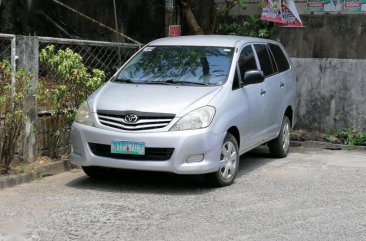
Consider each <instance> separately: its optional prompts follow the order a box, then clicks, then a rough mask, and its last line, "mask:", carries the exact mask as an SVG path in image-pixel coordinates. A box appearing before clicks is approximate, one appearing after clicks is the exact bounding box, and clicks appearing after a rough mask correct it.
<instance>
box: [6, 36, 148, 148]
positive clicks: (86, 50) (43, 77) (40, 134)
mask: <svg viewBox="0 0 366 241" xmlns="http://www.w3.org/2000/svg"><path fill="white" fill-rule="evenodd" d="M48 45H53V46H54V50H55V52H56V51H58V50H66V49H67V48H68V49H71V50H72V51H73V52H74V53H77V54H79V55H80V56H81V57H82V63H83V64H84V66H85V67H86V68H87V70H88V72H89V73H91V72H92V70H93V69H99V70H102V71H103V72H104V74H105V76H106V80H108V79H109V78H110V77H111V76H112V75H113V74H114V72H115V71H116V70H117V69H118V68H119V67H120V66H121V65H123V64H124V63H125V62H126V61H127V59H129V58H130V57H131V56H132V55H133V54H134V53H135V52H136V51H137V50H138V49H139V48H140V47H141V46H140V45H138V44H134V43H116V42H101V41H88V40H78V39H60V38H48V37H38V38H37V37H29V38H28V37H24V36H22V37H18V38H17V37H16V36H15V35H9V34H0V61H3V60H7V61H9V63H10V64H11V66H12V76H11V78H12V80H11V81H12V83H14V84H15V83H16V81H17V80H16V75H15V71H16V69H17V67H19V68H25V69H26V70H27V71H30V72H32V73H33V74H37V73H36V72H37V71H38V78H35V79H32V81H33V82H32V83H33V84H35V85H37V83H38V86H39V85H40V83H42V84H43V83H47V84H51V86H47V87H49V88H51V89H52V85H57V84H60V83H58V82H57V81H58V79H57V76H53V75H54V73H53V72H52V71H50V69H47V66H45V64H42V63H41V61H40V62H39V63H40V64H39V65H37V61H34V62H33V59H34V57H38V56H39V53H40V52H41V51H42V49H44V48H46V47H47V46H48ZM34 46H38V49H34ZM36 48H37V47H36ZM17 55H19V58H18V56H17ZM32 62H33V63H32ZM0 74H1V73H0ZM37 79H38V81H37ZM47 81H48V82H47ZM44 102H45V103H47V101H44ZM27 108H28V109H30V110H32V109H33V110H34V114H35V115H37V113H38V118H36V120H35V121H34V122H32V123H31V125H32V126H33V127H34V130H35V133H34V134H35V136H36V140H37V143H36V146H34V147H32V148H34V149H37V150H38V153H39V154H45V155H49V153H50V149H51V148H52V147H55V143H54V141H53V140H54V135H55V120H54V118H53V119H52V116H53V115H52V113H53V112H54V109H52V108H53V107H52V105H48V104H44V105H43V104H42V103H40V102H39V101H38V103H37V104H36V105H34V106H28V107H27ZM28 114H30V113H27V115H28ZM30 115H31V114H30ZM0 119H1V116H0ZM67 132H68V131H66V132H65V133H62V134H61V136H60V138H61V139H60V140H59V144H58V145H57V146H58V148H60V151H59V153H60V154H63V153H68V151H69V143H68V133H67ZM24 140H25V139H24ZM21 146H22V145H20V147H21ZM23 151H24V150H19V151H18V152H19V153H22V152H23ZM23 154H24V153H23Z"/></svg>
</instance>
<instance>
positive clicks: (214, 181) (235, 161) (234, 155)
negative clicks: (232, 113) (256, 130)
mask: <svg viewBox="0 0 366 241" xmlns="http://www.w3.org/2000/svg"><path fill="white" fill-rule="evenodd" d="M239 161H240V159H239V147H238V142H237V141H236V139H235V137H234V136H233V135H232V134H230V133H227V134H226V136H225V139H224V142H223V144H222V146H221V154H220V168H219V170H218V171H217V172H214V173H209V174H206V180H207V181H208V183H209V184H210V185H212V186H215V187H224V186H229V185H231V184H232V183H233V182H234V179H235V177H236V174H237V173H238V170H239Z"/></svg>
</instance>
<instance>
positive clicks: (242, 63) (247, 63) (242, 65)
mask: <svg viewBox="0 0 366 241" xmlns="http://www.w3.org/2000/svg"><path fill="white" fill-rule="evenodd" d="M239 69H240V72H241V74H242V75H243V74H244V73H245V72H246V71H247V70H253V69H258V67H257V63H256V62H255V57H254V51H253V48H252V46H246V47H244V48H243V50H242V51H241V53H240V56H239Z"/></svg>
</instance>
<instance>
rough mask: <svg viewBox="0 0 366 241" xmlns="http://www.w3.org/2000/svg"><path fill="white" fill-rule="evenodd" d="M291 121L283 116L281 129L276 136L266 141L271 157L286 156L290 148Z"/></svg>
mask: <svg viewBox="0 0 366 241" xmlns="http://www.w3.org/2000/svg"><path fill="white" fill-rule="evenodd" d="M290 136H291V122H290V119H289V118H288V117H287V116H284V117H283V120H282V125H281V131H280V133H279V134H278V137H277V138H276V139H274V140H272V141H270V142H269V143H268V147H269V152H270V153H271V155H272V156H273V157H278V158H283V157H286V156H287V154H288V151H289V149H290Z"/></svg>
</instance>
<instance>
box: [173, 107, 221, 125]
mask: <svg viewBox="0 0 366 241" xmlns="http://www.w3.org/2000/svg"><path fill="white" fill-rule="evenodd" d="M214 115H215V108H214V107H212V106H205V107H201V108H199V109H196V110H194V111H191V112H189V113H188V114H186V115H185V116H183V117H182V118H181V119H180V120H179V121H178V122H177V123H175V125H174V126H173V127H172V128H171V129H170V130H171V131H183V130H194V129H201V128H205V127H207V126H209V125H210V124H211V121H212V119H213V117H214Z"/></svg>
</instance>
